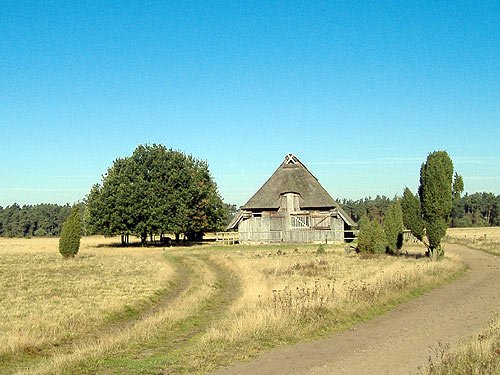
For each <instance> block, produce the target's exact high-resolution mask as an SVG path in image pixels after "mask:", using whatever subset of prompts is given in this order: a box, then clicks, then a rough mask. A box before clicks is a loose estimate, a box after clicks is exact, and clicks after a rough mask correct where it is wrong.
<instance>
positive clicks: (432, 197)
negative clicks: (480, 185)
mask: <svg viewBox="0 0 500 375" xmlns="http://www.w3.org/2000/svg"><path fill="white" fill-rule="evenodd" d="M452 180H453V162H452V161H451V159H450V157H449V156H448V153H447V152H446V151H435V152H432V153H430V154H429V155H428V156H427V160H426V162H425V163H423V164H422V167H421V168H420V187H419V195H420V206H421V209H422V217H423V219H424V223H425V230H426V234H427V238H428V240H429V252H430V254H431V255H434V256H435V255H442V254H443V250H442V247H441V239H442V238H443V236H444V235H445V234H446V229H447V227H448V220H449V217H450V213H451V207H452Z"/></svg>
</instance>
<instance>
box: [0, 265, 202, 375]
mask: <svg viewBox="0 0 500 375" xmlns="http://www.w3.org/2000/svg"><path fill="white" fill-rule="evenodd" d="M168 259H169V262H170V264H171V265H172V266H173V267H174V268H175V272H176V274H177V275H178V276H176V278H175V279H174V280H172V281H170V282H169V287H167V288H165V289H163V290H161V291H159V293H158V294H157V295H156V296H155V297H154V304H153V305H148V306H145V307H143V308H140V307H139V308H132V309H128V310H126V311H124V312H123V313H120V314H117V315H115V316H114V317H112V318H111V319H110V322H109V323H105V324H103V325H102V326H99V327H97V328H96V330H93V331H91V332H82V333H81V334H79V335H77V336H73V337H72V338H71V339H69V340H67V341H64V342H62V343H58V344H56V345H51V346H44V347H41V348H37V349H36V350H34V351H32V352H29V353H22V354H17V355H12V356H5V357H4V358H0V373H2V374H9V373H16V372H18V371H22V370H23V369H27V368H36V367H37V365H38V364H40V363H41V362H43V361H46V360H49V359H50V358H51V357H52V356H53V355H54V354H56V353H61V352H65V353H68V352H72V351H74V350H76V349H77V348H78V347H79V346H80V344H88V343H89V342H92V341H98V340H99V339H100V338H102V337H104V336H109V335H113V334H114V333H118V332H120V331H122V330H124V329H127V328H128V327H131V326H133V325H134V324H136V323H137V322H138V321H140V320H143V319H146V318H147V317H149V316H151V315H154V314H155V313H157V312H158V311H160V310H161V309H164V308H165V307H166V306H168V305H170V304H171V303H172V302H173V301H175V300H176V299H177V298H179V296H180V295H181V294H182V293H183V292H184V291H186V290H187V289H188V288H189V286H190V285H191V283H192V282H193V280H192V278H193V271H192V270H191V269H190V267H189V266H188V265H186V263H185V262H183V261H182V260H181V259H178V257H168Z"/></svg>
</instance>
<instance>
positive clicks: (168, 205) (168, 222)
mask: <svg viewBox="0 0 500 375" xmlns="http://www.w3.org/2000/svg"><path fill="white" fill-rule="evenodd" d="M225 216H226V212H225V210H224V209H223V202H222V199H221V198H220V195H219V193H218V190H217V185H216V183H215V181H214V180H213V178H212V176H211V174H210V172H209V169H208V165H207V163H206V162H205V161H201V160H197V159H195V158H194V157H192V156H191V155H186V154H184V153H182V152H180V151H175V150H171V149H167V148H166V147H165V146H163V145H140V146H138V147H137V148H136V149H135V151H134V153H133V154H132V155H131V156H130V157H126V158H120V159H117V160H115V162H114V163H113V165H112V166H111V167H110V168H109V169H108V171H107V173H106V174H105V175H104V176H103V179H102V182H101V184H96V185H94V186H93V188H92V190H91V191H90V193H89V195H88V196H87V214H86V223H87V227H88V228H89V230H90V231H91V232H93V233H102V234H106V235H116V234H121V235H125V236H127V235H129V234H133V235H137V236H140V237H141V239H142V241H143V242H145V241H146V239H147V236H148V235H150V236H153V235H160V236H162V235H164V234H167V233H172V234H175V235H176V237H177V238H178V237H179V236H180V235H181V234H184V235H185V236H186V237H187V238H188V239H190V240H195V239H201V237H202V236H203V234H204V233H205V232H206V231H211V230H219V229H221V227H222V225H223V223H224V220H225Z"/></svg>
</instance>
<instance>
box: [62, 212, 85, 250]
mask: <svg viewBox="0 0 500 375" xmlns="http://www.w3.org/2000/svg"><path fill="white" fill-rule="evenodd" d="M81 236H82V221H81V218H80V207H79V206H78V205H75V206H74V207H73V208H72V209H71V213H70V215H69V217H68V219H67V220H66V221H65V222H64V224H63V227H62V230H61V237H60V238H59V252H60V253H61V255H62V256H63V257H64V258H70V257H71V258H72V257H74V256H75V255H76V254H77V253H78V250H79V249H80V238H81Z"/></svg>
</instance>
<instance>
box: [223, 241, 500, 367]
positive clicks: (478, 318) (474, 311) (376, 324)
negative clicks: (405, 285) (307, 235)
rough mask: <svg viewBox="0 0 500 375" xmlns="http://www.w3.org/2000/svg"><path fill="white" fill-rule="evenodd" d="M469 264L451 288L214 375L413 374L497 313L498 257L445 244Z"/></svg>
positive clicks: (499, 305) (499, 288) (499, 293)
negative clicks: (325, 336) (317, 338)
mask: <svg viewBox="0 0 500 375" xmlns="http://www.w3.org/2000/svg"><path fill="white" fill-rule="evenodd" d="M446 249H447V251H450V252H455V253H457V254H459V255H460V256H461V257H462V258H463V260H464V261H465V262H466V263H467V264H468V265H469V267H470V269H469V270H468V271H467V272H466V274H465V275H464V276H463V277H461V278H459V279H458V280H456V281H454V282H453V283H451V284H448V285H445V286H443V287H440V288H437V289H434V290H432V291H431V292H428V293H426V294H425V295H423V296H420V297H419V298H416V299H414V300H412V301H409V302H407V303H404V304H401V305H399V306H397V307H396V308H395V309H394V310H392V311H390V312H388V313H386V314H384V315H382V316H379V317H377V318H375V319H373V320H370V321H369V322H366V323H363V324H360V325H358V326H356V327H355V328H353V329H350V330H348V331H346V332H342V333H339V334H337V335H335V336H332V337H330V338H327V339H323V340H318V341H314V342H310V343H304V344H298V345H293V346H289V347H285V348H283V349H277V350H274V351H271V352H267V353H264V354H263V355H261V356H260V357H258V358H256V359H253V360H252V361H250V362H246V363H238V364H235V365H233V366H230V367H228V368H224V369H222V370H220V371H218V372H216V374H218V375H223V374H252V375H253V374H261V375H263V374H273V375H278V374H314V375H319V374H418V373H419V372H420V371H419V367H420V368H421V367H425V366H426V365H427V363H428V359H429V356H434V355H435V349H436V348H438V347H439V345H440V343H441V344H444V345H450V346H452V345H454V344H456V343H457V342H458V341H459V340H460V339H462V338H466V337H468V336H470V335H472V334H473V333H475V332H477V331H478V330H480V329H481V328H482V327H483V326H484V325H485V324H486V323H487V322H488V320H489V319H491V318H492V317H493V316H494V315H495V314H496V313H497V312H498V311H499V308H500V257H495V256H493V255H490V254H486V253H484V252H481V251H477V250H470V249H468V248H466V247H463V246H459V245H447V247H446Z"/></svg>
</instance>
